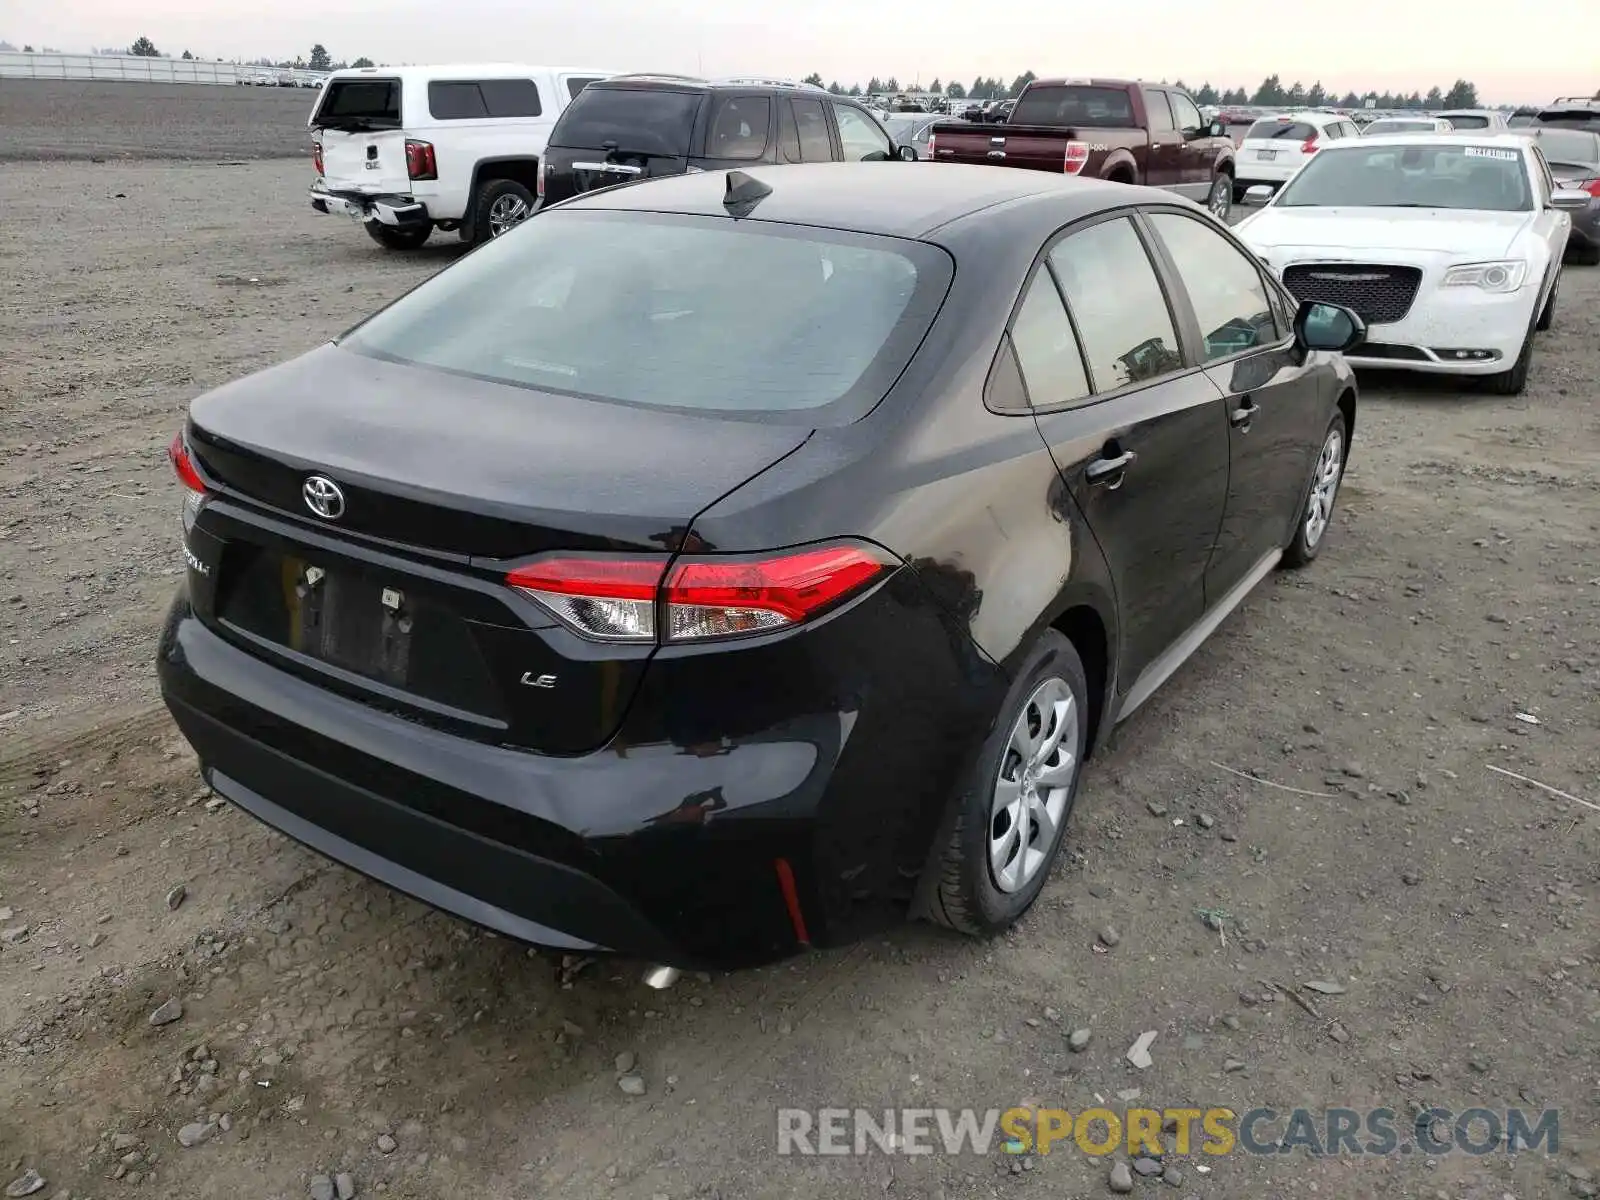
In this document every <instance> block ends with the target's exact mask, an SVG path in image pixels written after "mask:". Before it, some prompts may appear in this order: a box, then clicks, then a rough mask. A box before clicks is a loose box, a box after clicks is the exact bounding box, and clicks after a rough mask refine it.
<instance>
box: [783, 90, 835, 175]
mask: <svg viewBox="0 0 1600 1200" xmlns="http://www.w3.org/2000/svg"><path fill="white" fill-rule="evenodd" d="M789 103H790V104H791V105H792V106H793V107H794V119H795V124H797V125H799V126H800V161H801V162H832V161H833V142H832V141H831V140H830V139H829V137H828V114H827V113H825V112H823V111H822V101H821V100H791V101H790V102H789Z"/></svg>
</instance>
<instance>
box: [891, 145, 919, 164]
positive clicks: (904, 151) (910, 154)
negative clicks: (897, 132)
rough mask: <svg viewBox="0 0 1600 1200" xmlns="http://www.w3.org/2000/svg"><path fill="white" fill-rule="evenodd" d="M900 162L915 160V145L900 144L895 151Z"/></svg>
mask: <svg viewBox="0 0 1600 1200" xmlns="http://www.w3.org/2000/svg"><path fill="white" fill-rule="evenodd" d="M896 153H897V154H898V155H899V158H900V161H901V162H916V161H917V148H916V147H915V146H901V147H900V149H899V150H898V151H897V152H896Z"/></svg>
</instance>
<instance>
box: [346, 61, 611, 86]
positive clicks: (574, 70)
mask: <svg viewBox="0 0 1600 1200" xmlns="http://www.w3.org/2000/svg"><path fill="white" fill-rule="evenodd" d="M616 73H617V72H616V69H615V68H613V67H551V66H538V65H535V64H533V63H511V62H502V63H481V62H480V63H429V64H423V65H418V66H406V67H345V68H344V69H343V70H341V71H334V72H333V73H332V74H331V75H330V76H329V78H331V79H359V78H361V77H362V76H369V77H373V78H378V79H394V78H399V79H400V80H401V81H402V82H404V81H405V80H407V79H447V78H448V79H498V78H501V77H511V78H515V77H517V76H521V75H544V74H554V75H603V76H611V75H615V74H616Z"/></svg>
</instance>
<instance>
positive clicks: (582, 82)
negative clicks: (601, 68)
mask: <svg viewBox="0 0 1600 1200" xmlns="http://www.w3.org/2000/svg"><path fill="white" fill-rule="evenodd" d="M603 78H605V77H604V76H603V75H571V76H568V78H567V99H569V100H576V99H577V98H578V93H579V92H581V91H583V89H584V88H586V87H588V86H589V85H590V84H591V83H599V82H600V80H601V79H603Z"/></svg>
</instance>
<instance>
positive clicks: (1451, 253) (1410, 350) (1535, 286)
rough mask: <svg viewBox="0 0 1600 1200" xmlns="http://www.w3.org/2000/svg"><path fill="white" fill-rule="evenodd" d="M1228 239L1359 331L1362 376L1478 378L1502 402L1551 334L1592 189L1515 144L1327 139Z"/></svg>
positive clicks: (1256, 200)
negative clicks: (1358, 325) (1564, 178)
mask: <svg viewBox="0 0 1600 1200" xmlns="http://www.w3.org/2000/svg"><path fill="white" fill-rule="evenodd" d="M1266 193H1267V189H1266V188H1251V189H1250V191H1249V192H1248V193H1247V194H1246V196H1245V203H1246V204H1256V205H1264V207H1261V208H1260V211H1258V212H1254V213H1251V214H1250V216H1248V217H1246V218H1245V219H1244V220H1243V221H1241V222H1240V223H1239V224H1238V225H1237V226H1236V227H1235V230H1234V232H1236V233H1237V234H1238V235H1239V236H1240V237H1241V238H1243V239H1244V241H1245V243H1246V244H1247V245H1248V246H1250V247H1251V249H1253V250H1254V251H1255V252H1256V254H1257V255H1258V256H1259V257H1260V258H1261V259H1262V261H1263V262H1265V263H1266V264H1267V265H1268V266H1269V267H1271V268H1272V270H1273V272H1274V273H1275V274H1277V275H1278V277H1279V278H1280V279H1282V280H1283V283H1284V286H1286V287H1287V288H1288V289H1289V291H1290V292H1292V293H1294V295H1295V296H1297V297H1299V298H1300V299H1301V300H1317V301H1324V302H1328V303H1333V304H1340V305H1343V306H1344V307H1346V308H1349V309H1352V310H1354V311H1355V312H1356V313H1357V314H1358V315H1359V316H1360V317H1361V318H1362V319H1363V320H1364V321H1365V322H1366V323H1367V340H1366V342H1365V343H1364V344H1363V345H1362V346H1361V347H1360V348H1359V349H1357V350H1356V351H1355V352H1354V353H1353V354H1351V355H1350V356H1349V358H1350V361H1351V362H1352V363H1353V364H1354V365H1355V366H1358V367H1398V368H1403V369H1407V370H1415V371H1431V372H1439V373H1455V374H1462V375H1482V376H1487V377H1488V382H1489V385H1490V386H1491V387H1492V388H1493V389H1494V390H1495V391H1497V392H1499V393H1501V394H1503V395H1515V394H1517V393H1520V392H1521V391H1522V389H1523V387H1524V386H1525V385H1526V383H1527V379H1528V364H1529V362H1530V360H1531V359H1532V357H1533V336H1534V332H1535V330H1540V329H1546V328H1548V327H1549V324H1550V319H1551V316H1552V314H1553V313H1554V311H1555V305H1556V294H1557V289H1558V286H1559V284H1560V278H1561V260H1562V254H1563V252H1564V250H1565V249H1566V244H1567V233H1568V231H1569V229H1570V228H1571V225H1572V218H1571V216H1570V215H1569V210H1576V209H1577V208H1579V207H1580V206H1582V207H1587V206H1588V203H1589V201H1590V199H1591V198H1592V197H1590V196H1589V195H1588V193H1586V192H1568V191H1563V190H1560V189H1558V188H1557V187H1556V185H1555V182H1554V180H1553V179H1552V177H1551V175H1550V171H1549V168H1548V167H1547V166H1546V165H1545V163H1544V159H1543V157H1542V156H1541V155H1540V154H1539V152H1538V150H1537V149H1535V148H1534V146H1533V145H1532V144H1531V143H1530V142H1529V141H1528V139H1526V138H1523V137H1521V136H1519V135H1517V134H1498V135H1492V136H1485V137H1471V136H1463V135H1462V134H1460V133H1456V134H1423V135H1418V134H1402V135H1397V136H1393V137H1362V138H1349V139H1343V140H1340V141H1335V142H1331V143H1329V144H1328V145H1326V146H1324V147H1323V148H1322V151H1321V152H1320V153H1319V154H1317V155H1316V156H1315V157H1313V158H1312V159H1311V161H1309V162H1308V163H1306V165H1305V166H1304V167H1303V168H1302V169H1301V170H1300V171H1299V172H1298V173H1297V174H1296V175H1295V176H1294V177H1293V178H1292V179H1291V180H1290V181H1289V182H1288V183H1287V184H1285V185H1284V187H1283V188H1282V189H1281V190H1279V192H1278V193H1277V195H1275V196H1272V197H1271V198H1270V201H1269V200H1268V197H1267V195H1266Z"/></svg>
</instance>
